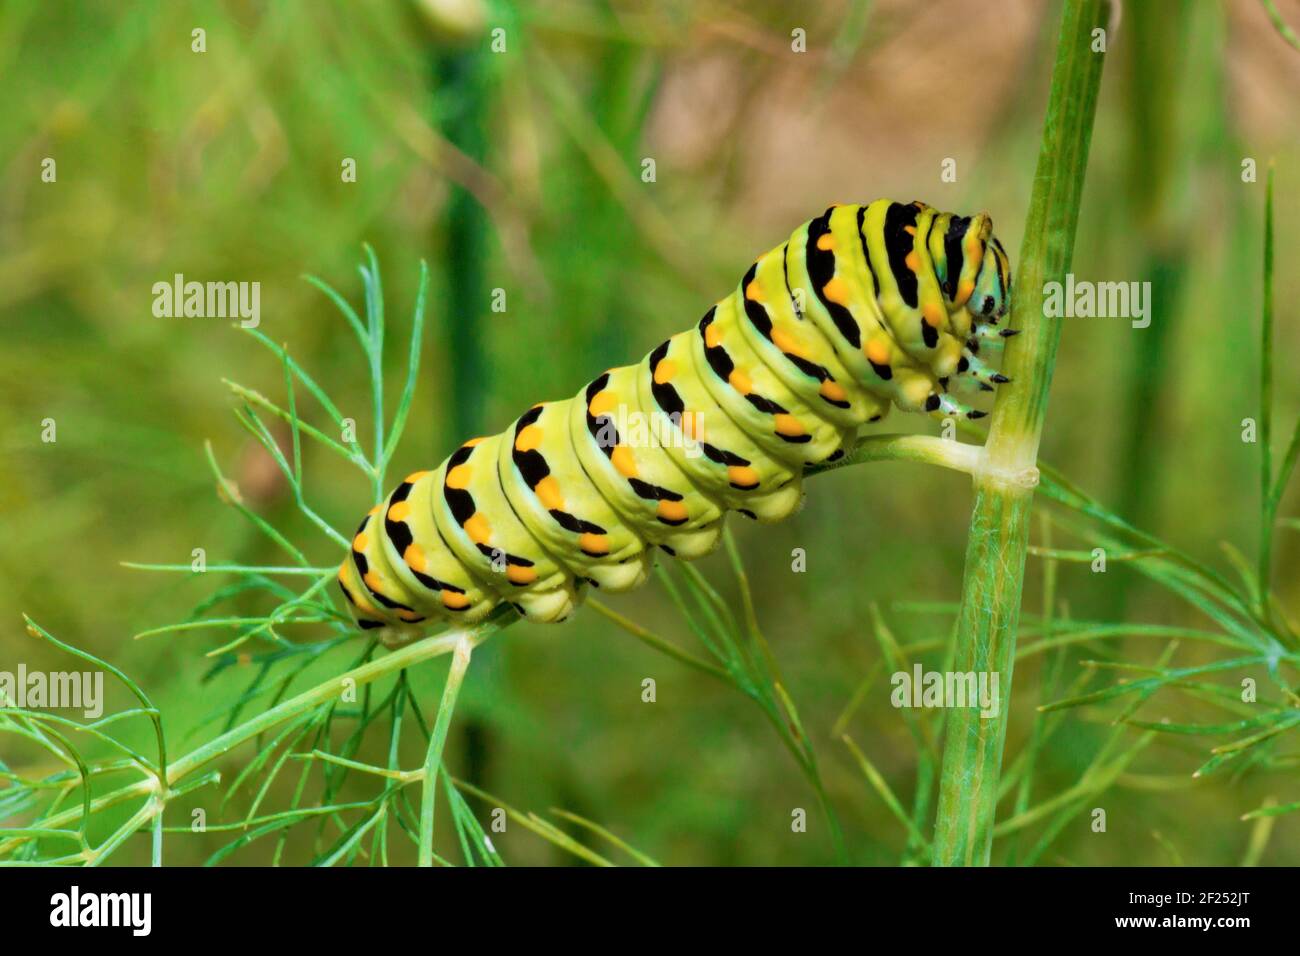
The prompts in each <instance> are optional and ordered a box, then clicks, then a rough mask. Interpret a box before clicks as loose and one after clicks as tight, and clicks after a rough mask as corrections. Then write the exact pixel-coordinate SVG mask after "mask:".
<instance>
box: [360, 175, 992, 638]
mask: <svg viewBox="0 0 1300 956" xmlns="http://www.w3.org/2000/svg"><path fill="white" fill-rule="evenodd" d="M1010 295H1011V269H1010V263H1009V261H1008V258H1007V254H1006V252H1005V250H1004V249H1003V248H1002V244H1001V243H1000V242H999V241H998V240H997V239H996V238H995V237H994V236H993V223H992V220H991V219H990V218H989V216H988V215H987V214H985V213H981V214H979V215H976V216H960V215H956V214H953V213H946V212H940V211H939V210H937V209H935V208H933V207H931V206H928V205H926V204H925V203H922V202H913V203H897V202H891V201H889V200H883V199H882V200H877V201H875V202H872V203H870V204H868V205H834V206H831V207H830V208H829V209H828V210H826V212H825V213H823V214H822V215H821V216H820V217H818V218H816V219H813V220H811V221H809V222H806V223H804V224H803V225H802V226H800V227H799V228H798V229H796V230H795V231H794V233H793V234H792V235H791V236H790V238H789V239H788V240H787V241H786V242H784V243H782V244H781V245H779V246H777V247H776V248H774V249H772V250H771V251H769V252H767V253H764V254H763V255H762V256H760V257H759V258H758V260H757V261H756V262H755V263H754V264H753V265H751V266H750V267H749V270H748V271H747V272H746V273H745V275H744V277H743V278H742V279H741V281H740V284H739V285H738V286H737V287H736V289H735V290H733V291H732V292H731V294H730V295H728V296H727V297H726V298H724V299H722V300H721V301H720V302H718V303H717V304H716V305H714V306H713V307H712V308H711V309H709V310H708V312H707V313H705V315H704V317H703V318H702V319H700V321H699V322H698V324H697V325H696V326H695V327H694V328H692V329H690V330H689V331H686V332H682V333H680V334H678V335H674V336H673V337H672V338H670V339H668V340H667V341H666V342H663V343H662V344H660V345H659V346H658V347H656V348H655V349H653V350H652V351H651V352H650V353H649V355H647V356H646V357H645V358H644V359H643V360H642V361H640V362H638V363H637V364H635V365H626V366H623V367H621V368H613V369H610V370H609V371H607V372H605V373H604V374H602V375H600V376H599V377H598V378H596V379H595V380H594V381H592V382H591V383H590V384H588V385H587V386H586V387H584V388H583V389H582V390H581V391H580V392H579V393H578V394H577V395H576V396H574V397H572V398H568V399H563V400H561V401H552V402H543V403H541V404H538V405H534V406H533V407H532V408H530V409H529V410H528V411H527V412H525V413H524V414H523V415H522V416H520V417H519V418H518V419H517V420H516V421H515V422H514V423H513V424H512V425H511V426H510V427H509V428H507V429H506V430H505V431H504V432H501V433H500V434H497V435H491V436H488V437H484V438H475V439H472V440H470V441H467V442H465V443H464V444H463V445H461V446H460V447H459V448H457V449H456V450H455V451H454V452H453V453H452V454H451V455H450V456H449V457H448V458H447V459H446V461H444V462H443V463H442V464H441V465H439V466H438V467H437V468H435V469H433V470H431V471H417V472H415V473H414V474H411V475H408V476H407V477H406V478H405V479H404V480H403V481H402V483H401V484H399V485H398V486H397V488H396V489H395V490H394V491H393V492H392V494H390V495H389V496H388V497H387V499H385V500H384V501H383V502H382V503H380V504H378V505H376V506H375V507H374V508H372V509H371V510H370V512H369V514H367V515H366V517H365V519H364V520H363V521H362V522H361V526H360V527H359V528H358V529H357V532H356V534H355V536H354V537H353V539H352V542H351V549H350V553H349V554H348V555H347V556H346V558H345V559H344V561H343V564H342V567H341V568H340V569H339V586H340V587H341V589H342V591H343V594H344V595H345V597H346V599H347V603H348V607H349V610H350V612H351V614H352V616H353V618H354V620H355V621H356V623H357V625H358V626H359V627H360V628H361V629H363V630H365V631H378V636H379V637H380V638H381V639H382V640H384V641H385V642H386V643H402V642H404V641H407V640H410V639H412V638H414V637H416V636H419V635H420V634H422V633H424V632H426V631H427V629H428V628H429V626H430V625H431V624H436V623H441V622H446V621H460V622H464V623H472V622H475V621H479V620H482V619H483V618H484V617H486V616H487V615H488V614H489V613H490V612H491V611H492V610H493V609H494V608H496V607H497V606H498V605H499V604H500V603H501V602H503V601H508V602H509V603H510V604H511V605H513V606H514V608H515V609H516V610H517V611H518V612H519V613H520V614H522V615H523V616H524V617H526V618H529V619H532V620H537V621H543V622H550V621H561V620H563V619H565V618H566V617H568V616H569V615H570V614H571V613H572V611H573V610H574V608H575V606H576V605H577V604H578V603H579V602H580V601H581V599H582V596H583V594H584V593H585V590H586V588H588V587H599V588H602V589H606V590H609V591H625V590H628V589H630V588H634V587H636V586H637V585H639V584H640V583H641V582H642V581H644V580H645V578H646V576H647V574H648V573H649V571H650V569H651V567H652V564H653V560H654V550H653V546H655V545H657V546H658V547H659V548H661V549H662V550H664V551H665V552H667V553H668V554H670V555H675V556H676V557H678V558H682V559H685V560H690V559H693V558H698V557H700V556H702V555H704V554H706V553H708V552H709V551H711V550H712V549H713V548H714V547H715V546H716V545H717V543H718V540H719V536H720V534H721V530H722V521H723V518H724V516H725V514H726V513H727V512H728V511H738V512H740V513H741V514H743V515H745V516H747V517H749V518H753V519H756V520H758V521H762V522H772V521H779V520H781V519H782V518H785V517H787V516H789V515H790V514H791V513H792V512H794V511H795V510H796V509H797V508H798V507H799V506H800V504H801V501H802V490H801V479H802V475H803V471H804V469H805V468H806V467H808V466H809V465H812V464H816V463H821V462H828V461H834V460H836V459H837V458H839V457H841V456H843V455H844V453H845V450H846V448H847V447H849V446H851V444H852V442H853V441H854V439H855V437H856V434H857V430H858V428H859V426H861V425H863V424H864V423H867V422H875V421H878V420H880V419H881V418H882V417H883V416H884V415H885V413H886V412H887V411H888V410H889V408H890V407H891V406H897V407H898V408H899V409H901V410H904V411H909V412H929V413H931V414H933V415H936V416H940V417H942V416H954V417H957V416H960V417H965V418H978V417H980V416H982V415H983V414H984V413H983V412H981V411H978V410H976V409H973V408H971V407H969V406H968V405H966V404H964V403H963V402H961V401H960V400H959V399H958V398H956V397H955V396H954V394H953V392H954V391H956V390H959V389H969V390H976V389H978V390H985V391H988V390H992V389H993V387H994V386H995V385H997V384H1000V383H1003V382H1006V381H1009V380H1008V379H1007V378H1006V377H1005V376H1003V375H1002V374H1000V373H999V372H997V371H995V370H994V369H993V368H991V367H990V366H989V365H988V364H986V363H985V362H984V360H983V359H982V358H981V357H980V354H979V353H980V351H981V347H982V346H984V347H988V346H996V345H999V344H1000V343H1001V341H1002V340H1003V339H1004V338H1005V337H1007V336H1009V335H1013V334H1014V332H1012V331H1011V330H1010V329H1006V328H1002V329H999V328H998V322H999V321H1000V320H1001V319H1002V317H1003V316H1005V315H1006V312H1007V309H1008V306H1009V301H1010Z"/></svg>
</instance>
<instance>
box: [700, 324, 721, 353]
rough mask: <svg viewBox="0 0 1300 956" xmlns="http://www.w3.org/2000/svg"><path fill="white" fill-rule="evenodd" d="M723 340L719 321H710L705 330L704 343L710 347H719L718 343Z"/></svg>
mask: <svg viewBox="0 0 1300 956" xmlns="http://www.w3.org/2000/svg"><path fill="white" fill-rule="evenodd" d="M721 341H722V330H721V329H720V328H718V323H717V322H711V323H709V326H708V327H707V328H706V329H705V330H704V344H705V345H707V346H708V347H709V348H711V349H712V348H717V346H718V343H719V342H721Z"/></svg>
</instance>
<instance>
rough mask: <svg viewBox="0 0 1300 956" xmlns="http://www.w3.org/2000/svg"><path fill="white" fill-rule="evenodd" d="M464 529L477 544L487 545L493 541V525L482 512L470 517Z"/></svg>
mask: <svg viewBox="0 0 1300 956" xmlns="http://www.w3.org/2000/svg"><path fill="white" fill-rule="evenodd" d="M464 527H465V533H466V534H467V535H469V539H470V540H471V541H473V542H474V543H475V544H487V543H488V542H489V541H491V540H492V525H491V523H490V522H489V521H488V519H487V518H486V517H484V515H483V512H481V511H476V512H474V513H473V514H472V515H470V516H469V518H468V519H467V520H466V521H465V525H464Z"/></svg>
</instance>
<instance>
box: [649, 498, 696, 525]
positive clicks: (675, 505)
mask: <svg viewBox="0 0 1300 956" xmlns="http://www.w3.org/2000/svg"><path fill="white" fill-rule="evenodd" d="M655 510H656V512H657V513H658V515H659V517H661V518H663V519H664V520H665V521H685V520H686V519H687V518H688V517H690V514H689V512H687V510H686V505H684V504H682V503H681V502H680V501H660V502H659V507H658V508H656V509H655Z"/></svg>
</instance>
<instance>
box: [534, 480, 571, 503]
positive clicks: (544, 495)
mask: <svg viewBox="0 0 1300 956" xmlns="http://www.w3.org/2000/svg"><path fill="white" fill-rule="evenodd" d="M534 490H535V491H536V492H537V497H538V500H540V501H541V503H542V504H543V505H544V506H545V507H546V509H547V510H548V511H563V510H564V496H563V495H562V494H560V484H559V482H557V481H556V480H555V476H554V475H547V476H546V477H545V478H543V479H542V480H541V481H539V482H538V483H537V487H536V488H535V489H534Z"/></svg>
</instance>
